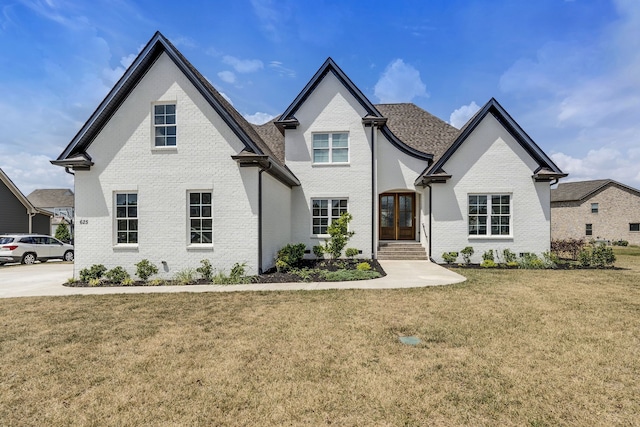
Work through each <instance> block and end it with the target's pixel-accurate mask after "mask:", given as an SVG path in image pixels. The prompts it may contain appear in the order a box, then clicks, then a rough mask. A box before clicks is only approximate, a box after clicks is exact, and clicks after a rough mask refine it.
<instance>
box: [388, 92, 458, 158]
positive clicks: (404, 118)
mask: <svg viewBox="0 0 640 427" xmlns="http://www.w3.org/2000/svg"><path fill="white" fill-rule="evenodd" d="M376 108H377V109H378V111H380V113H382V115H383V116H384V117H387V126H388V127H389V129H390V130H391V132H393V133H394V134H395V135H396V136H397V137H398V138H399V139H400V140H401V141H402V142H404V143H405V144H407V145H409V146H410V147H412V148H415V149H416V150H419V151H422V152H423V153H428V154H433V157H434V160H438V158H439V157H440V156H441V155H442V154H443V153H444V152H445V151H446V150H447V148H449V146H450V145H451V143H452V142H453V141H454V140H455V139H456V137H457V136H458V134H459V133H460V131H459V130H458V129H456V128H455V127H453V126H451V125H450V124H449V123H447V122H445V121H444V120H441V119H439V118H438V117H436V116H434V115H433V114H431V113H429V112H427V111H425V110H423V109H422V108H420V107H418V106H417V105H415V104H410V103H406V104H376Z"/></svg>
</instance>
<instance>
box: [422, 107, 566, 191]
mask: <svg viewBox="0 0 640 427" xmlns="http://www.w3.org/2000/svg"><path fill="white" fill-rule="evenodd" d="M489 114H491V115H492V116H493V117H494V118H495V119H496V120H497V121H498V122H499V123H500V124H501V125H502V126H503V127H504V128H505V129H506V130H507V131H508V132H509V133H510V134H511V136H513V138H514V139H515V140H516V141H517V142H518V143H519V144H520V145H521V146H522V148H524V149H525V151H526V152H527V153H528V154H529V155H530V156H531V157H532V158H533V159H534V160H536V162H538V168H537V169H536V170H535V172H534V175H533V177H534V178H535V179H537V180H544V181H547V180H552V179H557V178H562V177H565V176H567V174H565V173H563V172H562V171H561V170H560V168H558V166H556V164H555V163H554V162H553V160H551V159H550V158H549V156H547V155H546V154H545V153H544V151H542V149H541V148H540V147H538V145H537V144H536V143H535V142H534V141H533V140H532V139H531V137H530V136H529V135H527V133H526V132H525V131H524V130H523V129H522V128H521V127H520V125H519V124H518V123H516V121H515V120H513V118H512V117H511V116H510V115H509V113H507V111H506V110H505V109H504V108H503V107H502V106H501V105H500V104H499V103H498V101H496V100H495V98H491V99H490V100H489V102H487V103H486V104H485V105H484V106H483V107H482V108H481V109H480V110H479V111H478V112H477V113H476V114H475V115H474V116H473V117H472V118H471V119H470V120H469V121H468V122H467V123H466V124H465V125H464V126H463V127H462V129H461V130H460V134H459V135H458V137H457V138H456V139H455V140H454V141H453V143H452V144H451V146H450V147H449V148H448V149H447V151H446V152H445V153H444V154H443V155H442V157H440V159H438V160H437V161H436V162H434V163H433V164H432V165H430V166H428V167H427V168H426V169H425V170H424V171H423V172H422V173H421V174H420V176H419V177H418V179H417V180H416V182H415V184H416V185H425V184H427V183H428V182H429V181H430V180H431V178H430V177H434V178H435V177H437V176H442V175H445V176H447V175H446V172H445V171H444V165H445V164H446V162H447V160H449V159H450V158H451V156H452V155H453V153H455V152H456V151H457V150H458V148H460V146H461V145H462V144H463V143H464V142H465V141H466V139H467V138H468V137H469V135H471V133H472V132H473V131H474V130H475V129H476V128H477V127H478V125H479V124H480V123H481V122H482V120H483V119H484V118H485V117H486V116H487V115H489Z"/></svg>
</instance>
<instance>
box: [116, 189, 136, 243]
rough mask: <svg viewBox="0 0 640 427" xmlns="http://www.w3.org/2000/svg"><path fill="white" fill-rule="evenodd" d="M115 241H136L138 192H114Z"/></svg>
mask: <svg viewBox="0 0 640 427" xmlns="http://www.w3.org/2000/svg"><path fill="white" fill-rule="evenodd" d="M116 242H117V243H138V194H136V193H116Z"/></svg>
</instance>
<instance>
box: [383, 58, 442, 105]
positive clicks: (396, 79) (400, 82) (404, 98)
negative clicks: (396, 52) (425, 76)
mask: <svg viewBox="0 0 640 427" xmlns="http://www.w3.org/2000/svg"><path fill="white" fill-rule="evenodd" d="M374 93H375V95H376V97H377V98H378V99H379V100H380V102H381V103H396V102H411V101H412V100H413V98H416V97H418V96H424V97H426V96H429V95H428V94H427V86H426V85H425V84H424V83H423V82H422V80H421V79H420V72H419V71H418V70H416V69H415V68H414V67H413V66H411V65H409V64H405V63H404V61H403V60H402V59H396V60H394V61H391V63H390V64H389V65H388V66H387V68H386V69H385V71H384V73H383V74H382V76H381V77H380V79H379V80H378V83H376V86H375V88H374Z"/></svg>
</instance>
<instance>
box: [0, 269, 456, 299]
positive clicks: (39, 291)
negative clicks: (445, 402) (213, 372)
mask: <svg viewBox="0 0 640 427" xmlns="http://www.w3.org/2000/svg"><path fill="white" fill-rule="evenodd" d="M380 265H381V266H382V268H383V269H384V271H386V272H387V275H386V276H385V277H382V278H379V279H373V280H356V281H351V282H310V283H251V284H247V285H190V286H118V287H96V288H89V287H87V288H70V287H67V286H63V283H65V282H66V281H67V279H68V278H70V277H72V276H73V264H72V263H66V262H55V261H53V262H52V261H50V262H48V263H45V264H40V263H38V264H34V265H12V266H4V267H0V298H12V297H32V296H51V295H97V294H125V293H126V294H132V293H170V292H238V291H293V290H316V289H398V288H421V287H425V286H440V285H450V284H453V283H460V282H464V281H465V280H466V278H465V277H463V276H461V275H459V274H457V273H454V272H453V271H450V270H448V269H446V268H444V267H441V266H439V265H437V264H434V263H432V262H429V261H380Z"/></svg>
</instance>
